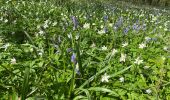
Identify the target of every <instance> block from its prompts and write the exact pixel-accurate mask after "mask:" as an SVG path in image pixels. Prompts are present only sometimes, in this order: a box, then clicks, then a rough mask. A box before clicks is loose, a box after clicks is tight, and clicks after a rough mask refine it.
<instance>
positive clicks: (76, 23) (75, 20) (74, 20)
mask: <svg viewBox="0 0 170 100" xmlns="http://www.w3.org/2000/svg"><path fill="white" fill-rule="evenodd" d="M71 19H72V21H73V24H74V27H73V30H75V29H77V27H78V21H77V18H76V17H75V16H72V17H71Z"/></svg>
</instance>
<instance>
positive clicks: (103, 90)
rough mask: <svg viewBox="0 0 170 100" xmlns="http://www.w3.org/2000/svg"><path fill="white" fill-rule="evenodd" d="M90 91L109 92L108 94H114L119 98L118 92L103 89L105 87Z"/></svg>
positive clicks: (93, 88) (92, 88)
mask: <svg viewBox="0 0 170 100" xmlns="http://www.w3.org/2000/svg"><path fill="white" fill-rule="evenodd" d="M88 90H90V91H99V92H108V93H111V94H114V95H115V96H119V95H118V94H117V93H116V92H114V91H112V90H110V89H107V88H103V87H91V88H89V89H88Z"/></svg>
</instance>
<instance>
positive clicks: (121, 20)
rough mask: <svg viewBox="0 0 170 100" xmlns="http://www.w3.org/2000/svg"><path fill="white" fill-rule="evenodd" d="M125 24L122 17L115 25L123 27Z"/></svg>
mask: <svg viewBox="0 0 170 100" xmlns="http://www.w3.org/2000/svg"><path fill="white" fill-rule="evenodd" d="M122 24H123V17H120V18H119V20H118V21H117V22H116V24H115V26H114V27H117V28H119V27H121V26H122Z"/></svg>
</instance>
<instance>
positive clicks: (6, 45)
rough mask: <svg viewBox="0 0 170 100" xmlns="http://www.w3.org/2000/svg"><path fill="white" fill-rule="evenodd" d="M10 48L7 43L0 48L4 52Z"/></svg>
mask: <svg viewBox="0 0 170 100" xmlns="http://www.w3.org/2000/svg"><path fill="white" fill-rule="evenodd" d="M9 46H10V44H9V43H7V44H5V45H3V46H2V48H4V49H5V51H6V50H7V49H8V47H9Z"/></svg>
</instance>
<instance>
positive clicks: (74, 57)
mask: <svg viewBox="0 0 170 100" xmlns="http://www.w3.org/2000/svg"><path fill="white" fill-rule="evenodd" d="M71 62H73V63H74V64H76V54H75V53H73V54H72V56H71Z"/></svg>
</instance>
